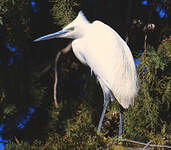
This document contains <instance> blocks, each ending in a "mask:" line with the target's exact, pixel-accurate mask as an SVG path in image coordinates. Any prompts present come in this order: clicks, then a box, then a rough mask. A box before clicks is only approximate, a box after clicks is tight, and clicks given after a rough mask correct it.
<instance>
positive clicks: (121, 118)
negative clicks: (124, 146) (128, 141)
mask: <svg viewBox="0 0 171 150" xmlns="http://www.w3.org/2000/svg"><path fill="white" fill-rule="evenodd" d="M122 124H123V111H122V110H121V111H120V123H119V138H122Z"/></svg>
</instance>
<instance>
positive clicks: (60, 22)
mask: <svg viewBox="0 0 171 150" xmlns="http://www.w3.org/2000/svg"><path fill="white" fill-rule="evenodd" d="M79 10H83V12H84V13H85V15H86V16H87V18H88V19H89V20H90V21H94V20H101V21H103V22H104V23H106V24H108V25H109V26H111V27H112V28H113V29H115V30H116V31H117V32H118V33H119V34H120V35H121V36H122V38H123V39H125V40H127V41H128V45H129V47H130V49H131V51H132V53H133V55H134V58H135V62H136V64H137V71H138V76H139V82H140V91H139V94H138V97H137V98H136V102H135V106H134V107H133V108H130V109H128V110H126V111H124V127H123V129H124V131H123V138H127V139H132V140H139V141H142V142H149V141H150V140H152V143H153V144H166V145H171V121H170V118H171V114H170V112H171V107H170V105H171V92H170V91H171V76H170V73H171V71H170V63H171V36H170V35H171V19H170V17H171V13H170V12H171V2H170V1H169V0H143V1H142V0H141V1H138V0H132V1H128V0H120V1H112V0H108V1H105V0H91V1H90V0H80V1H78V0H44V1H40V0H4V1H1V2H0V41H1V42H0V69H1V73H0V135H1V137H0V142H1V144H4V143H6V144H5V145H6V147H5V149H6V150H15V149H16V150H22V149H28V150H29V149H30V150H34V149H42V150H43V149H44V150H56V149H124V148H125V147H137V146H138V145H135V144H130V143H127V142H119V141H118V138H117V136H118V125H119V124H118V123H119V113H118V112H119V105H118V103H117V102H112V103H110V106H109V107H108V109H107V112H106V115H105V118H104V122H103V127H102V132H101V133H100V134H97V133H96V127H97V124H98V120H99V118H100V114H101V111H102V108H103V95H102V91H101V89H100V86H99V84H98V82H97V81H96V79H95V77H94V76H91V71H90V69H89V68H88V67H86V66H84V65H82V64H80V62H79V61H78V60H77V59H76V58H75V56H74V55H73V53H72V52H69V53H67V54H66V55H62V56H61V57H60V59H59V63H58V69H59V70H58V72H59V74H58V77H59V83H58V87H57V98H58V100H59V101H60V103H59V105H58V107H55V106H54V102H53V84H54V60H55V56H56V54H57V52H58V51H60V50H61V49H62V48H64V47H66V46H67V44H68V43H69V42H70V40H67V39H53V40H49V41H43V42H39V43H33V42H32V41H33V40H34V39H35V38H37V37H40V36H42V35H45V34H48V33H52V32H56V31H58V30H60V29H61V28H62V27H63V26H65V25H67V24H68V23H69V22H71V21H72V20H73V19H74V18H75V17H76V15H77V13H78V12H79ZM147 24H154V25H155V28H154V29H148V30H146V31H144V30H143V29H144V27H145V26H146V25H147ZM145 36H147V40H146V41H145V40H144V39H145ZM144 42H146V43H147V44H146V45H147V46H144ZM49 66H50V67H49ZM44 70H47V71H44ZM1 139H2V140H1ZM1 147H4V145H2V146H1ZM1 149H2V148H1Z"/></svg>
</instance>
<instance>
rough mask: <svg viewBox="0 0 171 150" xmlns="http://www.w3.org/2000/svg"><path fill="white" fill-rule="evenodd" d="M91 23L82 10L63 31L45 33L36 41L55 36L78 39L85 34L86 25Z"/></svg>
mask: <svg viewBox="0 0 171 150" xmlns="http://www.w3.org/2000/svg"><path fill="white" fill-rule="evenodd" d="M88 24H89V21H88V20H87V19H86V17H85V16H84V14H83V12H82V11H80V12H79V13H78V16H77V17H76V18H75V19H74V20H73V21H72V22H71V23H70V24H68V25H67V26H66V27H64V28H63V29H62V30H61V31H58V32H55V33H52V34H48V35H45V36H43V37H40V38H38V39H36V40H34V42H37V41H41V40H48V39H53V38H71V39H78V38H80V37H81V36H83V34H84V28H85V27H86V25H88Z"/></svg>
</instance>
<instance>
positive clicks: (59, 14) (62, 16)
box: [49, 0, 79, 25]
mask: <svg viewBox="0 0 171 150" xmlns="http://www.w3.org/2000/svg"><path fill="white" fill-rule="evenodd" d="M49 1H50V2H52V3H54V5H53V8H52V9H51V12H52V16H53V18H54V21H55V23H56V24H58V25H67V24H69V23H70V22H71V21H72V20H73V19H74V18H75V16H76V15H77V14H76V12H75V11H74V10H75V9H76V8H77V7H78V6H79V3H78V1H76V0H49Z"/></svg>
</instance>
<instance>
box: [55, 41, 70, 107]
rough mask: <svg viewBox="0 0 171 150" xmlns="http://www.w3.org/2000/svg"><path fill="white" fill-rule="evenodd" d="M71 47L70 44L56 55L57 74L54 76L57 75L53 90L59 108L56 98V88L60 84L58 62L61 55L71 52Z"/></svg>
mask: <svg viewBox="0 0 171 150" xmlns="http://www.w3.org/2000/svg"><path fill="white" fill-rule="evenodd" d="M71 46H72V43H71V42H70V43H69V44H68V45H67V47H65V48H64V49H62V50H61V51H59V52H58V53H57V54H56V58H55V74H54V75H55V81H54V88H53V99H54V104H55V106H57V104H58V101H57V98H56V87H57V84H58V70H57V64H58V60H59V57H60V55H61V54H66V53H68V52H69V51H70V50H71Z"/></svg>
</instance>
